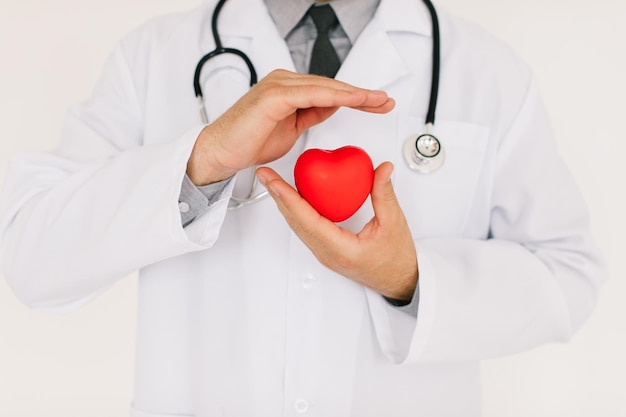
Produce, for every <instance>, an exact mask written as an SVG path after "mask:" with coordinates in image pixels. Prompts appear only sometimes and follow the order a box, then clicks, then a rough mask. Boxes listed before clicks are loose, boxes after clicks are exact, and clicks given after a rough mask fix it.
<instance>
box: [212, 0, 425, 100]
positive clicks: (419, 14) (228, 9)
mask: <svg viewBox="0 0 626 417" xmlns="http://www.w3.org/2000/svg"><path fill="white" fill-rule="evenodd" d="M215 4H216V1H215V0H207V2H206V3H205V11H204V12H205V16H204V18H203V20H204V22H205V23H204V24H203V26H202V29H201V42H200V44H201V48H202V50H204V51H207V52H208V51H210V50H211V49H213V47H214V45H213V41H212V39H213V37H212V34H211V16H212V14H213V10H214V7H215ZM218 28H219V33H220V35H221V37H222V39H224V40H225V39H226V38H228V37H240V38H249V39H250V40H251V43H250V51H249V54H250V59H251V60H252V61H253V63H254V65H255V66H256V68H257V72H258V75H259V79H260V78H262V77H264V76H265V75H267V74H268V73H269V72H270V71H272V70H273V69H275V68H284V69H287V70H291V71H295V68H294V64H293V61H292V59H291V55H290V53H289V50H288V48H287V45H286V43H285V41H284V39H283V38H282V37H281V36H280V33H279V31H278V29H277V28H276V26H275V24H274V22H273V20H272V18H271V16H270V14H269V12H268V10H267V7H266V6H265V3H264V1H263V0H229V1H228V2H227V3H226V4H225V5H224V7H223V9H222V12H221V14H220V18H219V21H218ZM398 32H404V33H411V34H416V35H419V36H431V35H432V23H431V20H430V16H429V12H428V9H427V8H426V6H425V5H424V4H423V3H422V2H420V1H416V0H381V2H380V5H379V6H378V10H377V11H376V14H375V15H374V17H373V18H372V21H371V22H370V23H369V24H368V25H367V26H366V27H365V29H364V30H363V32H362V33H361V35H360V36H359V38H358V39H357V41H356V42H355V44H354V45H353V47H352V50H351V51H350V54H349V55H348V57H347V58H346V61H345V62H344V63H343V65H342V66H341V68H340V70H339V72H338V73H337V76H336V78H337V79H339V80H342V81H345V82H348V83H351V84H354V85H357V86H360V87H366V88H372V89H377V88H383V87H385V86H386V85H389V84H390V83H392V82H393V81H395V80H397V79H398V78H401V77H402V76H404V75H406V74H408V73H409V68H408V66H407V64H406V62H405V61H404V59H403V58H402V56H401V55H400V54H399V52H398V50H397V49H396V45H395V44H394V43H393V41H392V39H391V36H392V35H393V34H394V33H398ZM224 43H225V46H228V45H227V44H226V42H224ZM364 69H367V70H364Z"/></svg>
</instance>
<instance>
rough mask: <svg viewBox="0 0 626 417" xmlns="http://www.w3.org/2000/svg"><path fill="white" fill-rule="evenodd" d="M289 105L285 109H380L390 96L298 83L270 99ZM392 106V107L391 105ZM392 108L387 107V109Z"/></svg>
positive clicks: (375, 92) (290, 110)
mask: <svg viewBox="0 0 626 417" xmlns="http://www.w3.org/2000/svg"><path fill="white" fill-rule="evenodd" d="M272 98H273V99H276V100H277V101H278V103H284V105H286V106H288V108H285V109H284V111H285V112H286V113H289V112H292V111H293V110H294V109H307V108H311V107H352V108H364V109H369V108H372V109H379V108H381V107H383V108H384V107H385V106H387V107H388V106H389V104H387V103H388V101H389V96H388V95H387V93H385V92H384V91H369V90H361V89H358V90H352V91H346V90H339V89H336V88H331V87H326V86H318V85H298V86H293V87H285V88H278V89H276V91H275V93H274V94H273V95H272V96H271V97H270V99H272ZM391 108H392V107H391ZM391 108H389V109H386V110H387V111H389V110H391Z"/></svg>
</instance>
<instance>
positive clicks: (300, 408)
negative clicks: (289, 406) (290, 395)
mask: <svg viewBox="0 0 626 417" xmlns="http://www.w3.org/2000/svg"><path fill="white" fill-rule="evenodd" d="M293 406H294V408H295V409H296V412H297V413H298V414H304V413H306V412H307V411H309V403H308V402H307V401H306V400H304V399H302V398H298V399H297V400H296V402H295V403H294V404H293Z"/></svg>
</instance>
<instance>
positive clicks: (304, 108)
mask: <svg viewBox="0 0 626 417" xmlns="http://www.w3.org/2000/svg"><path fill="white" fill-rule="evenodd" d="M394 106H395V102H394V101H393V99H391V98H389V97H388V96H387V94H386V93H385V92H383V91H372V90H366V89H362V88H357V87H353V86H351V85H349V84H346V83H343V82H340V81H337V80H334V79H332V78H327V77H320V76H316V75H305V74H296V73H292V72H289V71H285V70H276V71H273V72H272V73H270V74H269V75H268V76H267V77H265V78H264V79H262V80H261V81H260V82H259V83H258V84H257V85H255V86H254V87H252V88H251V89H250V91H249V92H248V93H247V94H245V95H244V96H243V97H241V98H240V99H239V100H238V101H237V102H236V103H235V104H234V105H233V106H232V107H231V108H230V109H228V110H227V111H226V112H225V113H224V114H223V115H222V116H221V117H219V118H218V119H217V120H215V121H214V122H213V123H211V124H210V125H207V126H206V127H205V128H204V129H203V130H202V132H201V133H200V136H199V137H198V139H197V141H196V144H195V146H194V149H193V152H192V154H191V157H190V158H189V162H188V164H187V174H188V175H189V177H190V179H191V180H192V182H193V183H194V184H196V185H205V184H209V183H211V182H216V181H219V180H222V179H225V178H228V177H230V176H232V175H234V174H235V173H236V172H237V171H240V170H242V169H245V168H248V167H251V166H255V165H261V164H266V163H268V162H271V161H274V160H276V159H278V158H280V157H281V156H283V155H285V154H286V153H287V152H288V151H289V150H290V149H291V147H292V146H293V145H294V143H295V142H296V140H297V139H298V137H300V135H301V134H302V132H304V131H305V130H306V129H308V128H310V127H311V126H313V125H315V124H318V123H321V122H323V121H324V120H326V119H328V118H329V117H330V116H331V115H333V113H335V112H336V111H337V109H338V108H339V107H351V108H353V109H358V110H362V111H366V112H370V113H387V112H389V111H391V109H393V107H394Z"/></svg>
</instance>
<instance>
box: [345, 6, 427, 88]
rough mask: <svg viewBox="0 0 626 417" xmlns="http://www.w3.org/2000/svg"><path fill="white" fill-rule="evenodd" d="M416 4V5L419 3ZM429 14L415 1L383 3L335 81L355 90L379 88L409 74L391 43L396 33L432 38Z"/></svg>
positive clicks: (396, 49) (406, 66) (400, 56)
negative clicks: (344, 83) (342, 82)
mask: <svg viewBox="0 0 626 417" xmlns="http://www.w3.org/2000/svg"><path fill="white" fill-rule="evenodd" d="M418 3H419V4H418ZM427 13H428V11H427V9H425V7H424V6H423V4H421V2H415V1H414V0H383V1H381V3H380V5H379V7H378V9H377V11H376V14H375V15H374V17H373V19H372V20H371V21H370V23H369V24H368V25H367V26H366V27H365V29H363V32H362V33H361V35H360V36H359V38H358V39H357V40H356V42H355V43H354V45H353V47H352V49H351V51H350V53H349V54H348V57H347V58H346V60H345V62H344V63H343V65H342V66H341V68H340V69H339V72H338V73H337V77H336V78H337V79H339V80H341V81H345V82H347V83H350V84H353V85H356V86H358V87H364V88H370V89H382V88H384V87H386V86H388V85H390V84H392V83H393V82H394V81H396V80H398V79H400V78H402V77H404V76H406V75H408V74H409V73H410V68H409V66H408V64H407V62H406V61H405V59H404V58H403V57H402V55H401V54H400V53H399V51H398V48H397V45H396V44H395V43H394V41H393V35H394V33H397V32H409V33H413V34H416V35H419V36H430V35H431V23H430V19H429V17H428V15H427Z"/></svg>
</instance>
